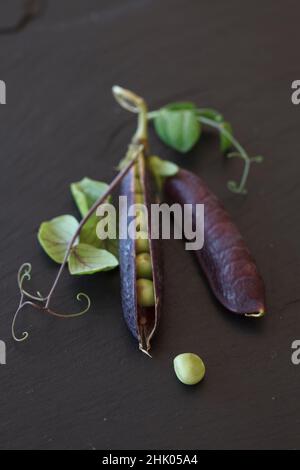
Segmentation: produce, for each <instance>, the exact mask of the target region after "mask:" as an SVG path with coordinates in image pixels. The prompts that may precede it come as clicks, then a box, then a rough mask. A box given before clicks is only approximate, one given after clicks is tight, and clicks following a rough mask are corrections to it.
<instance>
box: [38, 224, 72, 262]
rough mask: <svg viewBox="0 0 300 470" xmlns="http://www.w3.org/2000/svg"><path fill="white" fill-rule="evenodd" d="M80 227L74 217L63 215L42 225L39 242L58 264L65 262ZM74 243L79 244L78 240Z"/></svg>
mask: <svg viewBox="0 0 300 470" xmlns="http://www.w3.org/2000/svg"><path fill="white" fill-rule="evenodd" d="M78 226H79V223H78V221H77V220H76V219H75V217H73V216H72V215H61V216H60V217H56V218H55V219H52V220H50V221H48V222H43V223H42V224H41V226H40V228H39V231H38V240H39V242H40V244H41V246H42V247H43V249H44V250H45V252H46V253H47V255H48V256H49V257H50V258H51V259H53V261H55V262H56V263H60V264H61V263H62V262H63V260H64V257H65V253H66V251H67V247H68V245H69V243H70V241H71V239H72V238H73V236H74V234H75V232H76V230H77V229H78ZM74 243H75V244H76V243H78V239H77V240H75V242H74Z"/></svg>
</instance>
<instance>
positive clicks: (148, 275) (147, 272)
mask: <svg viewBox="0 0 300 470" xmlns="http://www.w3.org/2000/svg"><path fill="white" fill-rule="evenodd" d="M135 264H136V277H137V278H145V279H152V262H151V257H150V254H149V253H140V254H139V255H137V257H136V260H135Z"/></svg>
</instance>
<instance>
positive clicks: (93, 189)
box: [71, 177, 118, 255]
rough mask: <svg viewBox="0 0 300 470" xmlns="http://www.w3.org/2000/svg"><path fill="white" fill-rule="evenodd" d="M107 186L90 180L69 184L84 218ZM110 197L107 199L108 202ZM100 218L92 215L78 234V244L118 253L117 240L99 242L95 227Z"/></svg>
mask: <svg viewBox="0 0 300 470" xmlns="http://www.w3.org/2000/svg"><path fill="white" fill-rule="evenodd" d="M107 188H108V185H107V184H106V183H102V182H101V181H95V180H92V179H90V178H87V177H85V178H83V179H82V180H81V181H79V182H77V183H72V184H71V192H72V195H73V197H74V199H75V202H76V204H77V207H78V209H79V211H80V213H81V215H82V217H84V216H85V215H86V213H87V212H88V211H89V209H90V208H91V207H92V205H93V204H94V203H95V202H96V201H97V200H98V199H99V198H100V197H101V196H102V195H103V194H104V193H105V191H107ZM110 200H111V197H109V198H107V201H110ZM99 220H100V217H97V216H96V213H94V214H92V215H91V217H90V218H89V219H88V221H87V222H86V223H85V224H84V226H83V227H82V229H81V232H80V243H84V244H86V245H92V246H94V247H96V248H105V249H107V250H108V251H110V252H111V253H113V254H114V255H115V254H117V253H118V240H109V239H106V240H100V239H99V238H98V236H97V233H96V227H97V224H98V222H99Z"/></svg>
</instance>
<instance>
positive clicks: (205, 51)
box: [0, 0, 300, 449]
mask: <svg viewBox="0 0 300 470" xmlns="http://www.w3.org/2000/svg"><path fill="white" fill-rule="evenodd" d="M21 3H22V2H20V1H15V0H2V1H1V4H0V28H4V29H5V27H7V26H11V25H14V24H15V23H17V22H18V20H19V18H20V16H21V6H22V5H21ZM299 14H300V7H299V2H297V1H296V0H294V1H293V0H286V1H284V2H283V1H278V2H274V1H271V0H260V1H258V0H255V1H254V0H253V1H252V2H250V1H249V2H240V1H238V0H228V1H226V2H211V1H202V2H199V1H197V0H190V1H189V2H187V1H184V0H131V1H125V0H115V1H114V2H111V1H109V0H106V1H99V0H98V1H96V0H88V1H87V0H84V1H83V0H60V1H59V2H58V1H57V2H50V1H49V2H48V6H47V8H46V9H45V10H44V11H43V14H42V16H41V17H39V18H38V19H36V20H35V21H33V22H32V23H30V24H28V25H27V27H26V28H25V29H24V30H22V31H21V32H19V33H16V34H15V33H11V34H9V35H5V34H2V35H0V79H2V80H5V81H6V83H7V101H8V103H7V105H6V106H0V158H1V308H0V338H1V339H2V340H5V341H6V343H7V365H5V366H0V383H1V387H0V390H1V404H0V447H1V448H2V449H16V448H22V449H32V448H36V449H57V448H62V449H93V448H97V449H108V448H110V449H116V448H120V449H139V448H146V449H147V448H148V449H151V448H160V449H164V448H174V449H180V448H191V449H195V448H201V449H203V448H209V449H212V448H239V449H240V448H273V449H275V448H299V447H300V445H299V444H300V442H299V424H300V403H299V399H298V397H299V393H300V366H299V367H298V368H297V367H296V366H293V365H292V364H291V360H290V356H291V349H290V348H291V342H292V341H293V340H294V339H296V338H300V318H299V308H300V298H299V297H300V296H299V274H300V272H299V238H300V237H299V235H300V215H299V202H300V187H299V168H300V159H299V155H300V143H299V142H300V140H299V123H300V107H296V106H293V105H292V104H291V99H290V94H291V90H290V87H291V82H292V81H293V80H295V79H297V78H298V79H299V78H300V77H299V75H300V71H299V60H298V56H299V51H298V44H299ZM115 83H118V84H120V85H123V86H127V87H130V88H131V89H133V90H136V91H137V92H138V93H140V94H143V95H144V96H145V97H146V98H147V99H148V101H149V105H150V107H151V108H152V109H155V108H156V107H158V106H159V105H162V104H164V103H166V102H168V101H170V100H176V99H189V100H194V101H196V102H197V103H198V104H199V105H202V106H213V107H216V108H218V109H220V110H221V111H222V112H223V113H224V114H225V116H227V118H228V119H229V120H230V121H231V122H232V123H233V125H234V128H235V132H236V134H237V136H239V138H240V139H241V141H242V142H243V143H244V144H245V145H246V146H247V148H248V149H249V151H250V152H251V153H252V154H262V155H264V156H265V163H264V164H263V165H261V166H256V167H253V170H252V174H251V177H250V180H249V189H250V193H249V195H248V197H238V196H235V195H233V194H231V193H230V192H228V191H227V189H226V181H227V180H228V179H229V178H232V177H233V176H236V177H238V176H239V174H240V171H241V166H240V163H239V162H238V161H234V162H233V161H225V160H224V159H222V158H221V156H220V154H219V151H218V142H217V139H216V138H215V137H214V135H213V133H208V134H206V135H205V137H204V138H203V140H202V142H201V143H200V144H199V145H198V146H197V147H196V148H195V150H194V151H193V152H191V153H190V154H189V155H187V156H185V157H179V156H177V155H175V153H173V152H172V151H170V150H167V149H166V148H165V147H164V146H163V145H162V144H161V143H160V142H159V141H158V140H157V139H156V138H155V136H153V134H152V138H151V140H152V143H153V148H154V149H155V153H157V154H160V155H161V156H163V157H165V158H168V159H175V161H178V162H180V163H181V164H182V166H184V167H186V168H188V169H192V170H194V171H195V172H197V173H198V174H199V175H202V176H203V177H204V178H205V179H206V180H207V182H208V183H209V185H210V187H211V188H212V189H213V190H214V191H215V192H216V193H217V194H218V196H219V197H220V198H221V199H222V200H223V201H224V204H225V205H226V208H227V209H228V210H229V211H230V212H231V214H232V215H233V217H234V220H235V221H236V222H237V223H238V225H239V228H240V229H241V231H242V233H243V234H244V236H245V238H246V240H247V242H248V244H249V246H250V247H251V250H252V252H253V254H254V255H255V257H256V259H257V262H258V265H259V267H260V270H261V272H262V274H263V276H264V278H265V281H266V286H267V297H268V315H267V317H266V318H265V319H264V320H262V321H244V320H241V319H238V318H236V317H234V316H233V315H231V314H230V313H228V312H226V311H225V310H223V309H222V308H221V306H220V305H219V304H218V303H217V302H216V301H215V300H214V299H213V298H212V296H211V294H210V292H209V290H208V286H207V284H206V282H205V281H204V279H203V277H202V275H201V274H200V272H199V269H198V267H197V265H196V263H195V261H194V259H193V258H192V257H191V256H189V254H187V253H185V252H184V250H183V249H182V246H181V243H180V241H176V242H175V241H171V242H169V243H164V252H165V253H164V255H165V271H166V273H165V290H166V302H165V309H164V315H163V318H162V321H161V327H160V331H159V335H158V336H157V338H156V341H154V344H153V356H154V357H153V360H150V359H147V357H145V356H143V355H142V354H141V353H140V352H139V351H138V350H137V346H136V344H135V342H134V340H133V339H132V338H131V337H130V335H129V333H128V331H127V329H126V326H125V324H124V321H123V319H122V314H121V304H120V297H119V278H118V273H117V272H115V273H108V274H100V275H98V276H95V277H94V278H93V279H91V278H90V279H87V278H85V279H77V280H74V279H69V278H68V276H67V275H66V277H65V278H64V280H63V281H62V283H61V284H60V288H59V291H58V293H57V297H56V303H57V305H58V306H59V307H60V308H63V307H66V306H68V307H69V308H70V307H73V308H74V307H75V305H73V304H72V301H71V299H72V298H73V297H74V296H75V294H76V292H78V290H84V291H85V292H87V293H88V294H89V295H90V296H91V297H92V299H93V307H92V310H91V312H90V313H89V314H88V315H87V316H85V317H83V318H81V319H76V320H72V321H64V320H57V319H53V318H49V317H46V316H43V315H42V314H38V313H37V312H35V311H31V310H27V311H24V312H23V314H22V319H21V318H20V321H19V323H18V327H19V329H20V331H23V329H22V328H26V327H28V329H29V332H30V339H29V340H28V341H27V342H26V343H22V344H16V343H14V342H13V341H12V339H11V335H10V326H11V320H12V315H13V312H14V309H15V307H16V305H17V302H18V295H17V288H16V282H15V277H16V271H17V269H18V267H19V265H20V264H21V263H22V262H24V261H31V262H32V264H33V266H34V282H33V285H34V286H35V287H36V288H38V289H40V290H41V291H43V292H45V291H47V289H48V287H49V285H50V282H51V279H52V278H53V276H54V274H55V266H54V264H53V263H52V262H51V261H49V260H48V259H47V257H46V256H45V255H44V254H43V253H42V251H41V249H40V248H39V246H38V244H37V241H36V231H37V228H38V226H39V223H40V222H41V221H42V220H46V219H49V218H51V217H53V216H56V215H58V214H64V213H74V214H76V210H75V208H74V205H73V203H72V200H71V197H70V194H69V191H68V184H69V183H70V182H72V181H76V180H78V179H80V178H81V177H83V176H85V175H87V176H91V177H94V178H99V179H101V180H105V181H109V180H110V179H111V178H112V177H113V175H114V170H113V165H115V164H116V163H117V162H118V161H119V159H120V158H121V156H122V155H123V154H124V151H125V149H126V145H127V141H128V138H129V136H130V134H131V132H132V131H133V128H134V118H133V117H132V116H131V115H129V114H126V113H125V112H124V111H122V110H121V109H120V108H119V107H118V105H117V104H116V103H115V102H114V100H113V99H112V96H111V92H110V89H111V86H112V85H113V84H115ZM183 351H194V352H197V353H199V354H200V355H201V356H202V357H203V358H204V360H205V362H206V365H207V378H206V380H205V382H204V383H203V384H201V386H199V387H195V388H186V387H184V386H183V385H181V384H180V383H178V382H177V380H176V378H175V377H174V374H173V370H172V359H173V357H174V355H176V354H177V353H180V352H183Z"/></svg>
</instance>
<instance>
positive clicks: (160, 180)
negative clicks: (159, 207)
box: [148, 156, 179, 191]
mask: <svg viewBox="0 0 300 470" xmlns="http://www.w3.org/2000/svg"><path fill="white" fill-rule="evenodd" d="M148 161H149V167H150V171H151V173H152V174H153V176H154V179H155V182H156V186H157V189H158V190H159V191H161V190H162V187H163V184H164V179H165V178H167V177H168V176H174V175H176V174H177V173H178V171H179V167H178V166H177V165H175V163H172V162H168V161H167V160H162V159H161V158H159V157H156V156H151V157H149V160H148Z"/></svg>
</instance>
